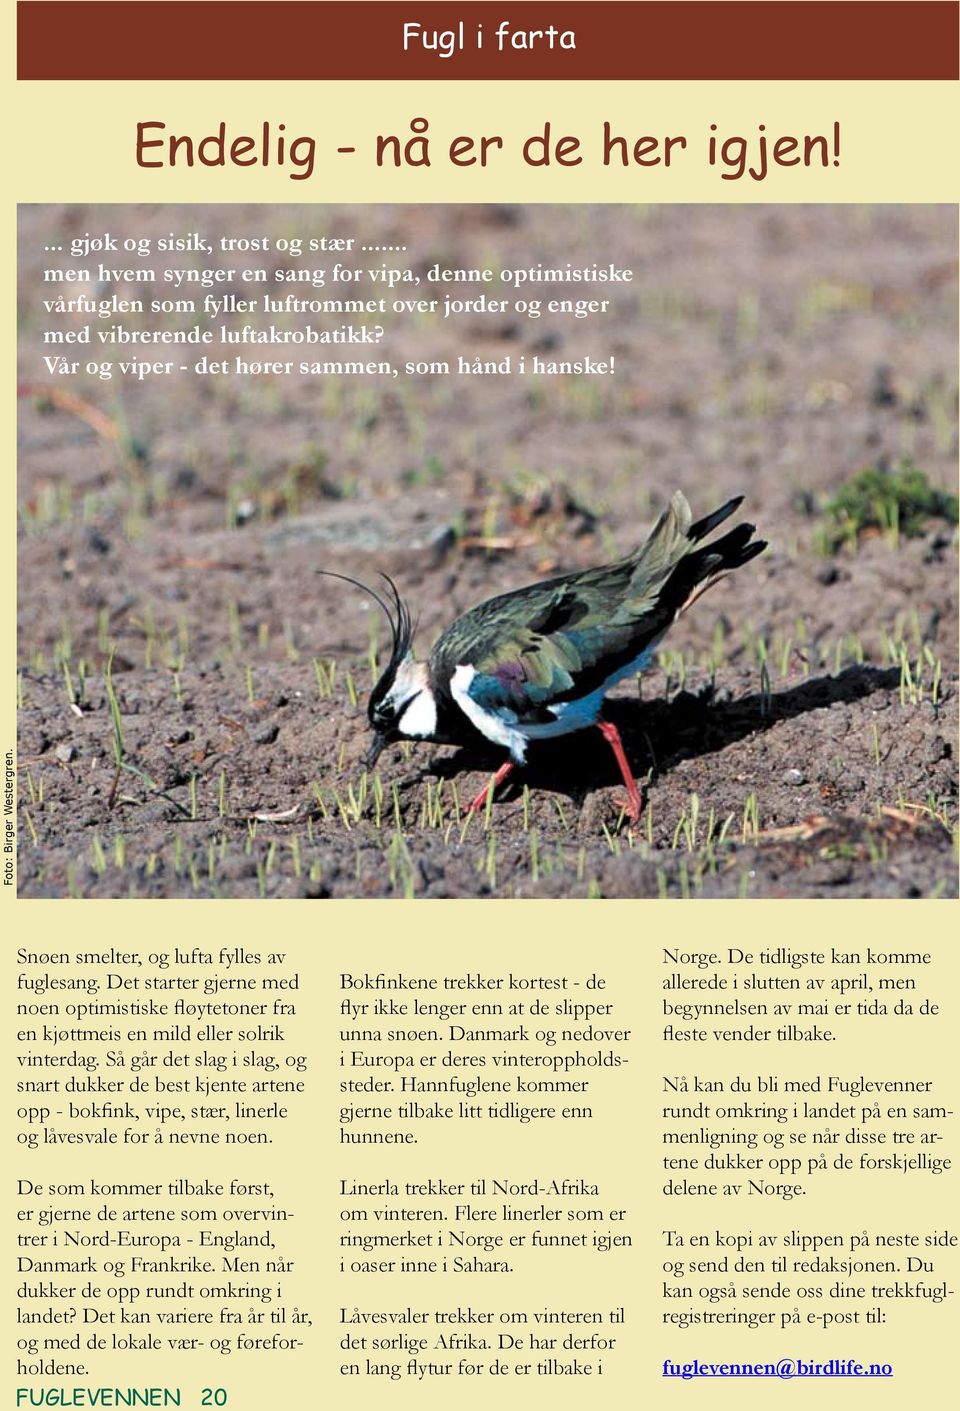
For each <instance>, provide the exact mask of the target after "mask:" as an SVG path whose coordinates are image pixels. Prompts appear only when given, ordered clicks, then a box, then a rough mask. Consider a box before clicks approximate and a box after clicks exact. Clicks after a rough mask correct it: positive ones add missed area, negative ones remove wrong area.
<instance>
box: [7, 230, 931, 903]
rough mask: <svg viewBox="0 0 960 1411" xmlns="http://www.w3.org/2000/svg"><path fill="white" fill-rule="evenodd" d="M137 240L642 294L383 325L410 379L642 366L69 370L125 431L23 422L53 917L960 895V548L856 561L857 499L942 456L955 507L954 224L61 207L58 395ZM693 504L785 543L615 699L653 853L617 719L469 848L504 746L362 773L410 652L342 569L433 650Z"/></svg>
mask: <svg viewBox="0 0 960 1411" xmlns="http://www.w3.org/2000/svg"><path fill="white" fill-rule="evenodd" d="M100 228H104V229H106V228H109V229H111V230H113V231H119V232H120V233H121V234H123V233H125V232H127V231H131V232H136V233H140V232H147V233H151V234H162V233H166V232H169V231H173V230H176V231H180V230H184V231H186V230H190V229H193V228H198V229H203V228H209V229H214V228H216V229H218V230H227V229H228V230H229V231H230V232H231V233H236V234H242V233H244V232H246V233H251V234H255V233H261V232H262V231H263V230H267V231H268V232H269V231H270V230H273V231H275V232H289V231H296V232H300V233H307V234H334V235H336V234H358V235H361V236H362V237H363V238H364V239H365V240H366V241H369V242H370V243H382V244H394V245H399V244H402V245H406V246H407V247H408V250H409V252H410V253H409V254H408V255H407V256H406V257H405V258H406V259H408V260H409V261H410V262H411V263H412V265H413V266H414V267H415V268H418V269H421V270H422V269H425V268H426V267H427V266H428V265H429V264H430V263H432V262H433V261H434V260H437V259H440V260H443V261H445V262H446V263H448V264H450V265H453V266H475V265H480V264H493V265H494V266H495V267H502V266H510V265H524V266H526V265H530V264H533V263H535V262H536V261H544V262H545V263H551V262H553V263H560V262H566V261H567V260H570V261H572V262H574V263H577V262H584V263H586V262H589V261H592V260H598V261H600V262H602V263H607V262H608V261H611V260H613V261H615V262H617V263H620V264H623V265H626V266H629V267H631V268H633V269H634V270H635V271H636V279H635V282H634V283H633V284H632V285H627V286H623V287H621V289H620V291H619V292H617V293H614V294H612V295H611V296H610V297H612V298H613V301H614V302H613V307H612V308H611V310H610V312H609V313H608V314H607V315H605V316H603V317H599V316H597V317H592V318H587V319H583V320H576V321H575V320H573V319H559V318H551V317H550V316H548V315H544V316H543V317H542V318H540V319H530V318H528V317H526V316H524V315H518V314H515V313H513V314H510V315H488V316H481V315H478V316H477V317H476V318H473V319H471V320H467V321H465V322H464V321H461V322H459V323H457V324H456V325H454V324H453V323H451V322H443V321H437V320H427V319H421V320H419V321H417V322H412V321H409V320H408V321H407V322H406V323H404V324H402V325H400V324H396V325H388V324H387V323H386V322H385V324H384V326H385V327H386V329H387V332H386V334H385V337H384V351H386V350H387V349H389V351H390V355H391V356H393V357H395V358H396V359H397V360H398V361H399V362H401V363H402V362H403V361H404V360H405V359H406V358H410V359H424V360H431V359H433V360H436V359H441V358H445V359H449V360H451V361H453V362H454V363H455V362H456V357H457V354H458V353H461V354H463V355H465V356H468V357H470V358H473V357H475V356H479V357H480V358H482V359H484V360H494V361H500V360H502V359H503V358H505V357H506V356H507V355H510V356H511V357H512V359H513V360H514V365H515V363H516V359H517V358H518V357H519V356H520V355H521V354H526V355H527V357H528V358H529V357H532V356H533V355H534V354H537V355H538V356H540V357H542V358H554V359H557V358H577V357H583V356H585V355H587V356H592V357H596V358H606V357H608V356H609V355H610V354H611V353H613V354H614V356H615V358H616V372H615V374H614V375H613V376H612V377H602V378H601V377H586V376H584V377H553V378H532V377H529V376H526V377H520V376H509V377H505V376H494V375H488V376H460V377H456V376H453V377H448V378H442V377H431V376H428V375H425V376H420V377H407V378H405V377H401V378H400V379H398V380H394V381H384V382H380V381H378V380H376V379H363V380H349V381H348V380H346V379H328V380H324V381H320V380H318V379H309V378H305V379H302V380H300V379H287V378H284V379H275V378H263V379H258V380H256V381H253V380H246V381H240V380H236V379H220V380H216V381H215V380H214V379H209V378H208V379H200V378H188V377H180V378H177V379H167V380H162V379H152V380H151V379H148V380H146V381H144V382H142V383H134V384H131V383H128V382H123V383H121V382H120V381H117V380H114V381H110V382H101V381H86V380H78V379H71V380H70V381H69V384H64V385H68V386H69V390H70V391H72V392H74V393H76V394H78V395H80V396H82V397H83V398H85V399H86V400H87V401H88V402H89V403H90V404H91V405H93V406H95V407H96V408H98V409H100V410H102V411H103V412H105V413H106V414H107V416H108V417H109V418H111V421H112V424H113V425H114V426H117V427H119V428H120V444H119V445H118V444H116V443H114V442H111V441H110V440H109V439H107V438H105V437H104V436H102V435H99V434H98V433H97V431H96V430H95V429H94V428H93V427H91V426H90V425H89V424H88V423H87V422H86V421H84V420H83V419H82V418H81V417H79V416H77V415H76V414H75V413H74V411H72V410H70V409H69V408H65V407H63V406H60V407H57V406H53V407H51V406H50V404H49V403H48V402H46V401H45V400H44V399H43V398H40V397H27V398H24V399H23V400H22V401H21V403H20V408H21V417H20V456H19V502H20V507H21V537H20V550H19V584H20V589H19V670H20V699H21V705H20V709H19V769H20V776H19V807H20V811H21V824H20V833H19V843H20V854H19V887H20V892H21V894H22V895H24V896H31V897H49V896H64V895H82V896H97V897H114V896H120V897H125V896H144V897H185V896H195V895H200V896H222V897H257V896H284V897H303V896H308V897H327V896H334V897H354V896H359V897H372V896H396V895H399V896H403V895H411V894H412V895H416V896H426V897H475V896H498V897H535V896H540V897H564V896H603V897H634V896H654V897H656V896H658V895H670V896H686V895H689V896H700V895H702V896H738V895H746V896H751V897H773V896H792V897H800V896H931V895H955V894H956V863H955V855H954V851H953V840H952V832H953V829H954V826H955V813H956V795H957V762H956V755H955V745H956V716H957V651H956V642H957V595H956V584H957V562H956V536H955V532H954V530H953V528H952V527H951V526H949V525H945V524H944V523H943V522H941V521H937V522H931V523H930V524H929V525H927V526H926V528H925V529H924V531H923V533H921V534H920V535H919V536H918V537H916V538H905V537H901V538H899V540H895V539H894V538H893V537H892V536H891V535H885V534H880V533H874V534H872V535H870V534H867V535H864V536H862V537H861V539H860V542H859V545H858V547H857V548H856V550H854V549H852V548H845V549H843V550H842V551H840V552H838V553H836V554H833V555H830V554H828V553H826V552H825V551H824V546H823V543H822V523H823V521H822V515H821V513H820V509H821V506H822V503H823V500H824V498H825V497H826V496H828V495H829V494H830V493H831V492H832V491H834V490H835V489H836V488H837V487H838V486H839V485H840V484H841V483H842V482H843V481H844V480H845V479H847V478H848V477H849V476H850V475H851V474H853V473H854V472H856V471H858V470H860V469H862V468H863V467H865V466H873V465H878V464H879V465H884V464H886V465H891V466H895V465H897V464H899V462H900V461H901V460H902V459H903V458H906V457H909V458H910V459H912V460H913V462H914V463H915V464H916V465H917V466H919V467H920V468H921V469H922V470H923V471H924V472H925V473H926V474H927V476H928V477H929V479H930V481H931V482H932V483H933V484H934V485H937V486H940V487H944V488H951V489H952V488H953V484H954V480H955V462H956V454H957V430H956V396H957V366H956V344H957V328H956V318H955V311H956V263H955V251H956V237H957V231H956V212H955V211H953V210H950V209H947V208H935V207H922V206H910V207H894V208H888V209H876V208H865V207H815V208H804V207H786V206H784V207H764V206H753V207H750V206H746V207H728V208H710V207H670V206H664V207H654V208H648V207H645V208H639V207H638V208H627V207H592V208H584V207H574V208H570V209H557V208H546V207H524V208H513V207H511V208H489V207H426V208H413V207H395V208H389V207H370V208H364V207H361V208H356V209H345V208H336V209H332V210H324V209H322V208H313V207H310V208H307V207H305V208H289V210H278V209H267V208H232V209H231V208H216V207H213V208H208V209H205V210H201V209H195V208H183V209H170V208H144V209H137V208H130V207H123V208H116V209H105V208H96V209H92V208H91V209H81V208H69V209H66V210H60V209H54V208H50V207H38V208H28V209H27V210H25V211H24V213H23V217H22V231H21V234H22V248H23V255H22V271H21V298H22V319H21V376H22V377H23V378H24V379H26V380H27V381H29V382H38V381H40V380H41V377H40V372H39V367H40V366H41V362H40V354H41V352H42V350H41V349H40V346H39V341H38V340H39V335H38V327H39V325H40V323H41V322H42V317H41V315H40V314H39V313H38V307H39V300H40V299H41V298H42V297H43V291H42V287H41V285H40V280H39V274H40V270H41V268H42V266H43V263H44V259H45V257H44V255H43V253H42V251H43V246H44V244H48V243H57V240H58V238H59V236H60V235H61V234H62V232H64V231H67V232H69V233H74V232H76V233H81V234H82V233H83V232H84V231H85V230H91V231H94V230H97V229H100ZM320 262H322V261H318V263H320ZM460 292H462V291H460ZM472 292H473V293H475V292H476V291H472ZM526 292H527V293H528V294H531V295H542V296H543V297H549V296H550V295H551V294H552V293H553V292H554V291H551V290H549V289H542V288H541V289H537V290H532V289H531V290H528V291H526ZM569 292H570V291H569V290H564V291H563V293H565V294H567V293H569ZM574 292H575V293H577V292H581V291H574ZM603 294H604V295H606V294H607V291H603ZM326 355H327V356H330V355H331V353H330V350H326ZM131 443H135V453H133V454H131V453H130V451H129V446H130V444H131ZM674 488H679V489H682V490H683V491H684V492H685V494H686V495H687V497H688V499H689V500H690V502H691V505H692V507H693V510H694V512H695V513H705V512H706V511H708V510H711V509H713V508H714V507H715V506H716V505H718V504H719V503H720V502H721V501H722V500H723V499H724V498H725V497H727V496H729V495H732V494H736V493H740V492H742V493H745V494H746V496H747V502H746V505H745V507H744V511H743V513H744V514H747V515H748V516H749V518H750V519H751V520H752V521H754V522H755V523H756V524H757V526H758V529H759V531H760V533H761V534H762V536H763V537H764V538H766V539H768V540H769V541H770V548H769V549H768V550H767V552H766V553H765V554H764V555H763V556H762V557H761V558H760V559H759V560H757V561H755V562H754V563H751V564H749V565H748V566H747V567H746V568H744V569H743V570H741V571H740V572H738V573H737V574H735V575H734V576H732V577H731V578H730V579H728V580H726V581H725V582H723V583H721V584H720V585H719V586H718V587H717V588H715V589H714V590H713V591H712V592H711V593H710V594H708V595H707V596H705V597H704V598H703V599H702V600H701V601H700V602H699V603H697V604H696V606H695V607H694V608H693V609H692V611H691V612H690V613H689V614H688V616H687V617H686V618H684V619H683V620H682V621H681V622H680V623H679V624H678V625H677V626H676V628H675V629H674V630H673V632H672V633H671V635H670V637H668V639H667V640H666V642H665V643H664V644H663V651H664V655H663V658H662V660H661V664H660V666H659V667H658V668H657V669H655V670H651V671H650V672H648V673H647V674H646V675H645V676H644V677H643V679H642V682H641V683H640V686H641V688H642V689H641V690H639V691H638V688H637V685H636V684H629V685H624V686H621V687H620V688H618V689H617V691H616V692H615V693H614V697H613V698H612V699H611V702H610V715H611V718H612V719H614V720H615V721H616V722H617V723H618V724H619V726H620V729H621V732H622V735H623V738H624V742H625V745H626V749H627V753H628V755H629V757H630V758H631V760H632V761H633V763H634V765H635V768H636V772H637V775H638V777H639V778H640V779H641V780H643V781H645V798H646V806H645V814H644V817H643V819H642V820H641V823H640V826H639V828H638V829H637V830H636V832H635V834H634V835H630V834H629V833H628V832H627V831H626V830H625V829H624V828H623V827H622V821H621V820H620V816H619V808H618V803H617V800H618V798H619V795H620V789H619V788H618V775H617V771H616V767H615V764H614V762H613V759H612V756H611V755H610V753H609V751H608V749H607V747H606V745H605V744H604V742H603V741H602V739H601V738H600V736H599V734H598V732H596V731H589V732H587V733H586V734H581V735H579V736H574V737H570V738H567V739H565V740H561V741H559V742H555V743H553V744H551V745H546V744H544V745H541V746H540V747H539V748H534V749H533V750H532V751H531V758H530V766H529V768H528V769H527V770H526V771H525V773H524V774H523V775H519V776H517V777H518V783H517V785H516V787H514V788H509V787H508V788H505V789H504V791H503V793H502V795H501V796H500V797H498V799H497V801H496V802H495V804H494V805H493V807H492V809H491V810H490V812H489V815H488V817H486V818H485V817H484V816H479V817H477V818H475V819H474V821H473V822H472V823H471V824H470V825H469V827H468V828H467V829H466V830H464V829H463V827H462V825H461V823H460V822H459V821H458V816H459V809H461V808H462V804H463V801H464V800H466V799H469V798H470V797H472V795H473V793H474V792H475V791H476V790H477V789H478V788H479V787H480V785H481V784H482V782H483V778H484V775H485V774H487V773H489V772H490V771H492V770H493V769H495V768H496V767H497V765H498V764H499V763H500V762H501V758H502V756H498V753H497V751H495V750H494V751H492V752H491V754H490V755H489V756H487V757H485V758H479V757H476V756H470V755H469V754H467V753H466V752H464V751H455V750H449V749H440V748H431V747H429V746H419V747H417V748H412V747H404V748H402V749H401V748H392V749H389V750H387V751H385V752H384V754H383V755H382V756H381V758H380V761H379V764H378V771H377V773H378V776H379V782H378V783H375V782H374V781H373V780H368V781H366V784H365V785H364V784H363V782H362V769H361V764H360V760H361V758H362V754H363V752H364V750H365V749H366V746H367V743H368V730H367V726H366V718H365V698H366V694H367V692H368V691H369V688H370V683H371V670H370V663H369V649H370V642H371V637H372V636H374V634H379V643H380V649H381V652H382V649H383V645H384V641H385V634H384V632H383V629H382V626H381V624H379V623H378V622H377V620H376V616H375V613H374V612H373V611H372V610H371V605H370V603H369V600H368V599H367V598H365V596H364V595H362V594H360V593H359V592H357V591H356V590H354V589H352V588H349V587H348V586H346V585H344V584H342V583H337V582H334V581H332V580H329V579H323V578H320V577H318V576H316V573H315V570H316V569H318V568H321V567H322V568H327V569H332V570H334V571H337V572H341V573H347V574H352V575H355V576H357V577H359V578H361V579H365V580H366V581H368V582H375V581H376V575H377V573H378V572H380V571H384V572H388V573H390V574H391V575H393V576H394V577H395V578H396V580H397V582H398V584H399V585H400V587H401V590H402V591H403V593H404V595H405V596H406V597H407V598H408V599H409V601H410V603H411V605H412V607H413V610H414V613H415V614H419V618H420V623H419V632H418V642H419V645H420V647H421V650H426V648H427V647H428V645H429V643H430V641H431V638H432V637H433V636H434V635H435V634H436V633H437V632H438V631H439V630H440V629H441V628H442V627H443V626H445V625H446V624H447V623H448V622H449V621H450V620H452V618H453V616H454V615H456V614H457V613H458V612H460V611H463V610H464V609H466V608H467V607H469V606H471V605H472V604H474V603H476V602H478V601H480V600H481V599H483V598H485V597H489V596H492V595H493V594H495V593H499V592H504V591H506V590H508V589H510V588H512V587H515V586H519V585H520V584H523V583H525V582H530V581H532V580H533V579H535V578H536V577H538V576H543V575H547V574H552V573H556V572H562V571H565V570H568V569H573V568H577V567H581V566H584V567H585V566H587V565H590V564H595V563H599V562H603V561H604V560H606V559H608V558H610V557H613V556H615V555H617V554H619V553H620V552H624V551H626V550H628V549H630V548H631V547H632V546H633V545H634V544H636V543H637V542H638V541H639V540H640V539H641V538H642V537H643V536H644V534H645V533H646V531H647V530H648V528H649V526H650V523H651V521H652V519H653V518H654V517H655V515H656V513H657V512H658V510H659V509H660V508H661V507H662V505H663V504H664V502H665V500H666V498H667V496H668V495H669V493H670V491H672V490H673V489H674ZM111 650H115V656H114V662H113V673H114V685H115V688H116V694H117V700H118V704H119V710H120V717H121V724H122V734H123V747H124V764H125V765H126V766H127V767H126V768H124V769H123V770H122V771H120V773H119V774H118V772H117V769H116V767H115V752H114V728H113V724H112V718H111V710H110V703H109V700H108V694H107V687H106V681H105V664H106V660H107V656H108V654H109V652H110V651H111ZM903 652H905V653H906V660H907V662H908V665H909V675H905V672H904V668H903V664H902V658H903ZM315 660H319V662H320V663H321V665H320V672H319V675H318V673H317V670H316V668H315V665H314V662H315ZM331 662H334V663H335V664H336V671H335V674H334V676H333V680H332V682H331V681H330V663H331ZM71 696H72V697H73V701H72V702H71ZM134 771H136V772H134ZM524 786H526V787H524ZM364 789H365V793H363V794H362V796H361V791H363V790H364ZM270 815H285V816H280V817H276V816H275V817H272V818H271V817H270ZM258 816H259V817H258Z"/></svg>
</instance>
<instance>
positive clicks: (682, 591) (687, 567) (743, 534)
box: [660, 495, 767, 614]
mask: <svg viewBox="0 0 960 1411" xmlns="http://www.w3.org/2000/svg"><path fill="white" fill-rule="evenodd" d="M742 499H743V496H742V495H741V496H739V497H738V498H737V499H735V500H730V501H728V502H727V504H725V505H723V506H722V508H720V509H718V510H715V511H714V513H713V514H711V515H707V516H706V518H704V519H701V520H698V521H697V523H696V524H693V525H691V526H690V530H689V532H688V535H687V537H688V538H689V539H692V540H693V541H694V543H696V542H697V541H698V540H700V539H702V538H703V537H704V535H706V534H709V532H710V530H711V529H713V528H715V527H716V525H718V524H722V523H723V521H724V520H725V519H727V518H728V517H729V516H730V515H731V514H732V513H733V511H734V510H735V509H736V508H737V506H738V505H739V504H740V503H741V501H742ZM755 533H756V526H755V525H753V524H738V525H737V527H736V529H731V530H730V532H729V534H724V535H723V537H722V538H720V539H716V540H715V541H714V542H713V543H712V544H707V545H705V546H704V548H702V549H696V550H694V551H693V552H692V553H689V554H687V555H686V557H685V558H683V559H681V560H680V562H679V563H678V564H677V567H676V568H675V569H674V571H673V573H672V574H671V575H670V577H669V579H668V580H667V582H666V583H665V584H664V586H663V591H662V592H661V594H660V601H661V602H662V603H664V604H665V605H667V606H671V607H673V609H674V611H675V612H676V613H677V614H679V613H681V612H683V611H684V609H686V608H688V607H689V606H690V604H691V603H693V602H696V600H697V598H699V597H700V595H701V593H705V592H706V591H707V589H708V588H710V587H712V585H713V584H714V583H716V582H717V581H718V579H720V578H723V577H724V575H725V574H727V573H732V572H733V571H734V569H737V568H742V567H743V565H744V564H745V563H749V562H750V560H751V559H753V558H756V556H757V554H762V553H763V551H764V549H765V548H766V547H767V541H766V540H765V539H754V538H753V535H754V534H755Z"/></svg>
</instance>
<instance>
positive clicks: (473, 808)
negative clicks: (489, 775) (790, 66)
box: [467, 759, 513, 813]
mask: <svg viewBox="0 0 960 1411" xmlns="http://www.w3.org/2000/svg"><path fill="white" fill-rule="evenodd" d="M512 768H513V760H512V759H508V760H507V762H506V764H501V766H500V768H499V769H498V770H497V772H496V774H495V775H494V776H493V779H492V780H490V779H488V780H487V782H486V783H485V784H484V786H483V788H482V789H481V790H480V792H479V794H478V795H477V797H476V798H475V799H474V801H473V803H472V804H471V805H470V807H469V808H468V809H467V812H468V813H479V812H480V810H481V809H482V808H485V807H486V803H487V795H488V794H489V792H490V790H491V789H493V791H494V793H496V791H497V789H499V787H500V785H501V784H502V783H503V781H504V779H506V777H507V775H508V774H509V773H510V771H511V769H512Z"/></svg>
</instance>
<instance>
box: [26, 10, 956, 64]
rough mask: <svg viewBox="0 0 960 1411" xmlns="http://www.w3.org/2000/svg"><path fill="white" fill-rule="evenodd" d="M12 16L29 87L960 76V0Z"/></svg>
mask: <svg viewBox="0 0 960 1411" xmlns="http://www.w3.org/2000/svg"><path fill="white" fill-rule="evenodd" d="M17 10H18V34H17V66H18V67H17V72H18V77H19V78H21V79H94V80H102V79H165V80H182V79H196V80H206V81H214V80H219V79H241V80H244V79H245V80H256V79H286V80H295V79H308V80H309V79H328V80H329V79H380V80H384V79H415V80H423V79H484V78H487V79H490V78H499V79H610V80H613V79H743V80H747V79H775V80H785V79H956V78H957V77H958V44H960V36H958V25H957V16H958V5H957V4H956V3H954V2H953V0H949V3H948V0H930V3H927V0H730V3H727V0H712V3H699V0H687V3H676V0H674V3H665V0H662V2H661V3H630V0H618V3H607V0H593V3H574V0H559V3H551V0H532V3H514V0H511V3H509V4H497V3H491V2H490V0H467V3H464V4H454V3H447V0H427V3H424V4H418V3H416V0H411V3H409V4H407V3H402V4H398V3H392V0H391V3H381V0H367V3H357V0H349V3H347V2H346V0H343V2H340V0H338V2H337V3H325V4H318V3H311V0H294V3H288V0H244V2H243V3H208V0H143V2H142V3H132V0H90V3H88V2H87V0H71V2H70V3H62V0H21V2H20V4H18V6H17ZM405 25H406V26H407V28H406V30H405V28H404V27H405Z"/></svg>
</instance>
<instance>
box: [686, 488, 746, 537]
mask: <svg viewBox="0 0 960 1411" xmlns="http://www.w3.org/2000/svg"><path fill="white" fill-rule="evenodd" d="M743 498H744V497H743V496H742V495H735V496H734V497H733V499H732V500H728V501H727V503H726V504H725V505H721V506H720V508H719V509H718V510H714V512H713V514H706V515H704V517H703V519H698V520H697V522H696V523H695V524H691V526H690V528H689V529H688V530H687V538H688V539H690V540H691V541H692V542H693V543H694V544H699V542H700V540H701V539H705V538H706V537H707V535H708V534H710V533H712V531H713V530H714V529H716V527H717V525H718V524H722V523H723V521H724V520H725V519H729V518H730V516H731V515H732V514H733V512H734V510H738V509H739V508H740V506H741V505H742V504H743Z"/></svg>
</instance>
